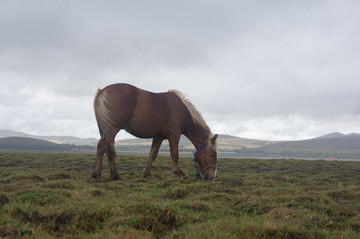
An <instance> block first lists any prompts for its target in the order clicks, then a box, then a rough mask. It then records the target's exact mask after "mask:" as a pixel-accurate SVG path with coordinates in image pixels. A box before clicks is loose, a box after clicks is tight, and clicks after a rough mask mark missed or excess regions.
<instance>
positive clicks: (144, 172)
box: [142, 168, 150, 178]
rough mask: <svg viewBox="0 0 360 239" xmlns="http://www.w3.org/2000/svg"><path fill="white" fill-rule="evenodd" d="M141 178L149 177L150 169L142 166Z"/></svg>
mask: <svg viewBox="0 0 360 239" xmlns="http://www.w3.org/2000/svg"><path fill="white" fill-rule="evenodd" d="M142 175H143V178H149V177H150V170H149V169H147V168H144V169H143V171H142Z"/></svg>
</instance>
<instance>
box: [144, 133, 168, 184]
mask: <svg viewBox="0 0 360 239" xmlns="http://www.w3.org/2000/svg"><path fill="white" fill-rule="evenodd" d="M163 140H164V139H163V138H153V141H152V144H151V149H150V154H149V160H148V162H147V164H146V167H145V168H144V169H143V171H142V174H143V177H144V178H148V177H149V176H150V171H151V166H152V164H153V162H154V161H155V159H156V157H157V155H158V153H159V149H160V146H161V144H162V142H163Z"/></svg>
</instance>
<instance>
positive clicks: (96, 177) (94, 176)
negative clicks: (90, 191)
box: [91, 173, 101, 180]
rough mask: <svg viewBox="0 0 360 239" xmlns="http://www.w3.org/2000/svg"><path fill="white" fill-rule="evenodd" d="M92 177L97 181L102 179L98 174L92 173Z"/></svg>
mask: <svg viewBox="0 0 360 239" xmlns="http://www.w3.org/2000/svg"><path fill="white" fill-rule="evenodd" d="M91 177H92V178H94V179H96V180H99V179H101V174H100V175H99V174H97V173H92V174H91Z"/></svg>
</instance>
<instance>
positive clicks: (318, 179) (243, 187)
mask: <svg viewBox="0 0 360 239" xmlns="http://www.w3.org/2000/svg"><path fill="white" fill-rule="evenodd" d="M94 158H95V157H94V156H93V155H80V154H42V153H0V237H5V238H6V237H8V238H17V237H22V238H58V237H66V238H359V237H360V162H338V161H331V162H330V161H305V160H276V159H274V160H260V159H219V162H218V174H217V178H216V180H215V181H214V182H207V181H199V180H196V179H195V169H194V165H193V162H192V160H191V158H181V159H180V165H181V168H182V169H183V170H184V172H185V173H186V175H187V176H186V177H184V178H182V179H177V178H174V177H173V176H172V172H171V160H170V159H169V158H167V157H159V158H158V159H157V160H156V161H155V163H154V166H153V169H152V173H151V179H146V180H144V179H142V177H141V170H142V168H143V167H144V166H145V163H146V161H147V159H146V157H139V156H118V159H117V161H116V162H117V165H118V168H119V173H120V175H121V177H122V178H123V179H122V180H120V181H112V182H110V181H108V180H107V179H108V178H109V177H110V175H109V170H108V167H107V163H106V161H104V169H103V180H102V181H100V182H96V181H95V180H93V179H92V178H91V177H90V175H91V172H92V167H93V165H94V160H95V159H94Z"/></svg>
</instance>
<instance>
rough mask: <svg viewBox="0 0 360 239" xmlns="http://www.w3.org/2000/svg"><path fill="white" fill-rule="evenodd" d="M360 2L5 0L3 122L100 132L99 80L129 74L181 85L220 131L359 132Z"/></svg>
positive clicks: (272, 134) (269, 135)
mask: <svg viewBox="0 0 360 239" xmlns="http://www.w3.org/2000/svg"><path fill="white" fill-rule="evenodd" d="M359 12H360V1H358V0H353V1H351V0H343V1H338V0H336V1H331V0H324V1H322V0H318V1H311V0H308V1H307V0H302V1H291V0H289V1H285V0H284V1H276V0H275V1H268V0H263V1H257V0H254V1H253V0H251V1H248V0H247V1H244V0H234V1H227V0H224V1H211V0H197V1H194V0H188V1H186V0H184V1H165V0H164V1H156V0H154V1H145V0H143V1H141V0H140V1H130V0H129V1H95V0H94V1H72V0H71V1H70V0H69V1H67V0H58V1H48V0H43V1H38V0H34V1H27V0H23V1H18V0H9V1H7V0H2V1H0V80H1V86H0V112H1V115H0V129H9V130H16V131H22V132H26V133H30V134H37V135H72V136H77V137H99V136H98V130H97V126H96V122H95V117H94V113H93V106H92V105H93V98H94V95H95V92H96V89H97V88H98V87H100V88H103V87H105V86H107V85H109V84H112V83H117V82H126V83H130V84H133V85H135V86H137V87H140V88H143V89H147V90H150V91H154V92H163V91H167V90H169V89H178V90H180V91H182V92H183V93H184V94H185V95H186V96H187V97H188V98H189V99H190V100H191V101H192V102H193V104H194V105H195V106H196V107H197V108H198V110H199V111H200V112H201V113H202V114H203V116H204V118H205V121H206V122H207V123H208V124H209V126H210V128H211V129H212V131H213V133H220V134H231V135H236V136H240V137H246V138H256V139H268V140H297V139H306V138H311V137H316V136H320V135H323V134H327V133H331V132H335V131H339V132H342V133H351V132H360V96H359V95H360V93H359V92H360V14H359ZM126 137H128V135H126V134H124V133H122V134H120V136H119V137H118V139H120V138H126Z"/></svg>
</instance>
